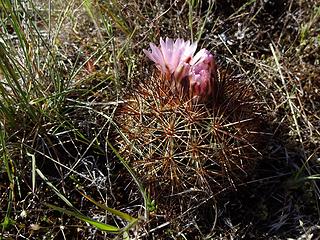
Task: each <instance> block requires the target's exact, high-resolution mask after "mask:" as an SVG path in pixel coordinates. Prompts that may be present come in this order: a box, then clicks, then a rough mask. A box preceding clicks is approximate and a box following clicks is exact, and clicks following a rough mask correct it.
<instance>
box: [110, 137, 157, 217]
mask: <svg viewBox="0 0 320 240" xmlns="http://www.w3.org/2000/svg"><path fill="white" fill-rule="evenodd" d="M107 144H108V146H109V147H110V148H111V150H112V151H113V153H114V154H115V155H116V156H117V158H118V159H119V160H120V162H121V163H122V165H123V166H124V167H125V168H126V169H127V171H128V172H129V173H130V175H131V177H132V179H133V180H134V181H135V183H136V184H137V186H138V188H139V190H140V192H141V194H142V197H143V200H144V206H145V219H146V220H147V219H148V216H149V207H148V206H151V205H152V202H151V201H150V199H149V197H148V195H147V192H146V190H145V189H144V187H143V185H142V183H141V182H140V181H139V179H138V178H137V177H136V175H135V173H134V172H133V170H132V169H131V168H130V166H129V165H128V163H127V162H126V160H124V159H123V158H122V157H121V156H120V154H119V152H118V151H117V150H116V149H115V148H114V147H113V146H112V144H111V143H110V142H109V141H108V139H107Z"/></svg>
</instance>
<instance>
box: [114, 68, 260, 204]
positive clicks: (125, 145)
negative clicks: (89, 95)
mask: <svg viewBox="0 0 320 240" xmlns="http://www.w3.org/2000/svg"><path fill="white" fill-rule="evenodd" d="M214 64H215V63H214ZM170 74H171V75H174V72H170ZM170 74H169V75H170ZM191 74H192V73H191ZM211 74H212V75H211V81H212V86H214V88H213V90H212V91H207V92H208V93H209V95H207V96H204V95H195V94H190V92H192V91H193V89H192V88H191V87H192V86H191V85H192V84H191V83H190V82H192V81H194V80H192V79H191V80H190V81H189V83H188V82H187V83H186V84H184V86H187V87H184V91H183V93H181V91H180V90H176V89H175V88H172V82H170V76H169V77H168V74H163V73H162V72H161V70H160V72H159V70H158V71H157V72H156V73H155V74H154V75H153V77H152V78H151V79H146V80H145V81H143V82H141V83H140V84H139V85H138V86H137V87H136V88H135V89H134V90H133V91H132V93H131V94H130V96H128V98H127V99H126V101H125V104H123V105H122V106H121V107H120V108H119V110H118V112H117V114H116V122H117V124H118V125H119V127H120V129H121V131H122V133H123V135H124V136H125V137H119V138H118V140H117V145H118V148H119V150H120V151H121V154H122V156H124V157H125V158H126V159H127V161H128V162H129V163H130V165H131V166H132V168H133V169H134V170H135V171H136V173H137V175H138V177H139V178H140V179H141V180H142V181H143V183H144V184H145V185H146V186H147V187H148V189H149V192H150V194H151V196H152V197H153V198H155V199H157V200H158V203H159V204H161V201H162V203H163V204H165V201H166V200H161V198H162V197H163V196H169V195H176V194H181V193H183V192H186V191H188V190H190V189H192V191H199V192H203V193H205V195H206V196H213V195H215V194H217V193H218V192H219V191H223V190H225V189H236V187H237V184H239V183H242V182H243V181H244V180H245V179H246V177H247V176H248V175H249V174H250V172H251V171H252V170H253V169H254V166H255V164H256V162H257V160H258V159H259V158H260V152H259V148H260V146H261V142H262V139H263V135H262V134H260V132H261V120H260V119H259V116H258V115H257V114H256V112H257V111H259V109H258V106H257V104H255V101H254V98H253V94H252V92H251V90H250V88H249V87H248V86H246V85H245V84H244V83H243V79H242V77H241V76H232V75H231V76H229V75H228V74H226V73H220V77H218V73H217V70H216V68H215V70H214V71H212V73H211ZM187 77H188V76H187ZM171 78H172V77H171ZM171 81H174V79H171ZM186 89H187V90H186ZM197 93H198V92H197ZM199 96H200V97H201V98H199ZM195 99H196V101H195ZM204 99H205V101H204ZM186 196H187V197H190V194H186ZM159 199H160V200H159Z"/></svg>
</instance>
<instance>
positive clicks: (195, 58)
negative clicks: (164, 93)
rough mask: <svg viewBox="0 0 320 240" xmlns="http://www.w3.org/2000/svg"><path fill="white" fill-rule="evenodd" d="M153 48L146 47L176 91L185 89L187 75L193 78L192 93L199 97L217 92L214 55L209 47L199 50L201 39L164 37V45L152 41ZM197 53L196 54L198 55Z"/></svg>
mask: <svg viewBox="0 0 320 240" xmlns="http://www.w3.org/2000/svg"><path fill="white" fill-rule="evenodd" d="M150 48H151V52H149V51H147V50H143V52H144V53H145V54H146V56H147V57H148V58H149V59H150V60H151V61H153V62H154V63H155V64H156V66H157V68H158V69H159V71H160V72H161V74H162V76H163V77H164V79H165V80H166V81H173V82H171V83H170V85H171V86H173V87H172V90H173V91H177V92H178V93H179V94H181V93H183V92H184V90H185V89H184V88H185V84H183V83H182V80H183V79H186V77H187V79H188V80H189V83H188V84H187V85H188V86H189V89H188V92H189V95H190V96H191V97H193V98H196V99H198V100H199V99H200V100H201V98H203V99H207V97H208V96H210V95H211V94H212V93H213V85H214V84H213V81H214V79H213V77H212V76H213V73H214V72H215V71H216V66H215V61H214V57H213V55H212V54H211V53H210V52H209V51H208V50H206V49H201V50H200V51H199V52H197V53H196V54H195V52H196V49H197V43H192V44H191V43H190V41H184V40H183V39H180V38H178V39H176V40H175V41H174V40H172V39H170V38H166V39H165V40H163V39H162V38H160V46H159V47H157V46H156V45H155V44H153V43H150ZM194 54H195V55H194Z"/></svg>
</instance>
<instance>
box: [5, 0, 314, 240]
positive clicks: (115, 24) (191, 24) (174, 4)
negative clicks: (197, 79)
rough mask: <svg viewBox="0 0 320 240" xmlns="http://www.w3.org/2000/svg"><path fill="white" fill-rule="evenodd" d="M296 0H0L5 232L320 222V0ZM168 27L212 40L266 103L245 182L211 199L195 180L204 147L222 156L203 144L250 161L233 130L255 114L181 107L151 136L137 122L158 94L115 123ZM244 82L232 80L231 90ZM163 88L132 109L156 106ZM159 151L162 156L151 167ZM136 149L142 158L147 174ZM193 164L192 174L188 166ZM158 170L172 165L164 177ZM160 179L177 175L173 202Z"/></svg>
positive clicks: (190, 233) (211, 230) (286, 229)
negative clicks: (134, 115)
mask: <svg viewBox="0 0 320 240" xmlns="http://www.w3.org/2000/svg"><path fill="white" fill-rule="evenodd" d="M281 2H282V1H281ZM284 2H285V3H286V4H282V3H280V1H279V2H276V1H256V0H250V1H244V2H243V1H230V4H226V3H225V2H224V1H221V0H217V1H201V0H185V1H183V0H182V1H169V2H161V1H157V0H156V1H139V0H135V1H133V2H125V1H95V0H84V1H82V0H72V1H61V0H58V1H50V0H49V1H43V0H37V1H31V0H30V1H29V0H28V1H18V0H11V1H10V0H0V30H1V31H0V124H1V129H0V156H1V159H0V189H1V191H0V192H1V195H0V208H1V210H0V221H1V231H0V238H4V239H6V238H8V239H10V237H11V238H13V237H15V236H16V235H17V234H20V235H21V236H23V237H25V238H42V237H43V236H46V237H51V238H56V239H63V238H65V239H68V237H69V236H75V234H78V235H77V236H78V238H89V237H94V238H96V239H100V238H107V239H108V238H110V237H114V236H116V235H114V234H113V233H115V232H117V233H121V235H119V237H122V238H124V239H129V237H132V238H134V237H136V238H139V237H147V238H148V237H150V239H164V238H165V237H167V238H172V239H177V238H183V239H196V238H195V237H199V239H200V238H202V239H203V238H205V237H208V238H209V236H213V237H216V236H217V237H218V236H220V237H221V236H222V237H225V238H230V237H233V238H237V237H239V236H245V237H246V236H248V234H249V233H250V234H251V236H254V237H256V238H259V237H261V236H267V237H269V236H270V237H272V236H274V237H276V238H288V237H291V238H299V237H300V236H303V234H305V236H306V237H308V236H312V234H315V231H316V230H315V229H317V228H319V222H318V219H319V215H320V207H319V196H320V191H319V187H318V182H319V147H318V142H319V141H320V137H319V136H320V132H319V120H320V112H319V101H320V100H319V97H318V96H319V88H320V80H319V74H320V71H319V69H320V68H319V64H320V62H319V61H320V60H319V59H320V56H319V41H320V30H319V27H318V22H319V19H320V12H319V9H320V7H319V4H318V3H317V1H300V2H295V1H289V0H288V1H284ZM166 36H168V37H171V38H177V37H181V38H184V39H185V40H193V41H199V46H203V47H205V48H207V49H211V50H212V53H213V54H215V56H216V60H217V62H218V63H219V70H220V74H219V76H220V80H222V79H225V77H226V76H229V75H230V76H233V78H234V79H235V80H239V82H241V84H244V85H245V86H247V87H248V88H247V89H250V94H251V95H252V98H250V99H247V101H245V103H243V105H245V104H248V103H250V101H253V100H254V101H255V105H252V106H255V107H253V109H252V112H253V113H255V114H256V115H257V116H258V117H260V118H263V120H264V122H263V127H264V129H262V130H261V131H259V132H258V133H259V134H261V133H264V134H265V135H264V137H265V136H266V137H268V139H269V141H268V142H267V143H266V146H264V147H265V148H266V149H264V150H262V151H261V152H259V153H260V154H261V155H259V158H262V161H259V162H257V169H256V171H254V172H252V173H251V172H250V174H248V175H249V176H248V179H247V180H246V181H245V182H241V183H240V182H239V183H238V184H235V185H236V186H234V187H230V188H227V189H222V190H221V191H220V192H219V193H217V194H214V195H210V196H208V197H206V198H205V200H203V199H204V198H203V196H202V195H201V194H202V193H203V192H204V189H201V187H199V186H204V185H205V184H208V183H207V182H206V176H208V175H210V174H211V173H208V171H205V170H206V169H204V168H201V164H200V165H199V162H198V163H197V161H200V160H199V156H201V158H210V159H211V155H210V156H209V155H208V154H206V152H205V151H207V150H208V149H210V148H218V147H219V146H228V148H227V147H225V149H224V150H225V151H224V153H223V154H224V156H225V158H226V159H242V158H243V157H244V154H243V152H242V151H244V149H245V148H246V147H248V148H249V147H255V145H254V144H253V145H251V146H249V145H250V144H251V143H250V144H249V145H246V144H247V142H246V144H244V142H245V141H243V140H244V139H245V137H243V139H238V138H237V136H238V134H239V132H240V130H241V129H240V128H241V127H240V126H242V125H244V124H248V123H247V122H246V121H247V119H246V118H241V120H239V121H235V120H234V121H231V122H228V121H225V116H222V115H223V109H218V110H216V112H214V113H212V114H211V115H210V117H209V118H208V119H203V120H202V121H200V120H199V122H200V123H199V125H194V124H193V123H192V124H191V123H190V122H191V120H192V119H190V118H192V117H194V116H195V115H197V114H198V112H192V111H189V112H188V111H182V110H180V113H179V114H180V115H179V114H178V115H179V116H178V115H177V113H176V112H174V111H173V112H172V113H171V114H169V113H168V112H167V113H166V114H163V115H161V116H160V115H159V116H158V117H157V119H156V120H154V121H151V122H150V123H149V125H148V126H147V127H145V129H144V130H145V131H146V132H147V133H146V132H139V131H140V130H141V129H140V130H139V129H138V128H137V126H138V125H139V126H140V125H142V126H143V124H145V123H146V122H147V120H148V119H152V117H154V115H155V113H156V112H161V111H160V110H159V109H157V108H156V107H155V109H153V110H154V112H153V113H152V114H153V115H152V116H149V118H148V119H147V117H146V118H145V119H143V118H141V119H136V120H135V121H137V123H135V124H132V123H131V125H130V123H129V122H127V123H126V124H128V125H130V129H129V130H130V131H123V129H121V126H119V125H118V122H117V121H115V116H117V114H119V112H121V110H123V109H122V108H123V107H124V106H127V105H128V104H129V101H130V98H128V97H129V96H132V95H134V94H132V93H135V91H136V90H137V89H138V86H141V85H140V84H141V83H144V84H145V85H148V82H150V81H154V80H155V78H154V75H153V70H154V69H153V68H152V67H151V63H150V62H148V60H147V59H146V58H145V57H144V56H143V54H142V49H146V48H148V44H149V42H158V40H159V38H160V37H166ZM149 65H150V66H149ZM226 81H230V79H229V78H227V77H226ZM149 86H150V84H149ZM232 86H233V85H232ZM234 86H238V85H234ZM240 90H241V91H240ZM240 90H239V89H232V87H231V86H229V90H228V91H229V92H228V94H230V93H231V95H232V92H242V89H240ZM248 91H249V90H248ZM154 98H156V97H154ZM234 98H237V97H236V96H235V97H234ZM131 100H132V99H131ZM154 100H155V101H154ZM157 101H158V100H157V99H153V100H150V99H148V104H149V105H148V104H145V105H141V106H138V107H136V109H135V110H137V112H139V114H140V115H141V112H144V113H146V115H145V116H147V114H148V113H149V112H150V111H151V110H152V109H150V106H155V105H157V104H158V105H157V106H158V107H159V102H157ZM146 102H147V101H146ZM150 102H151V104H150ZM131 103H132V102H131ZM131 103H130V104H131ZM148 107H149V109H148ZM219 111H221V112H219ZM151 112H152V111H151ZM219 114H222V115H219ZM228 114H230V115H231V114H232V111H230V112H229V113H228ZM140 115H139V116H140ZM198 117H199V116H198ZM199 118H201V117H199ZM125 119H127V120H128V119H129V117H128V116H127V118H125ZM155 121H158V125H161V124H162V125H161V126H163V128H162V129H160V130H159V129H156V128H155V127H154V125H152V124H154V123H155ZM248 122H250V121H249V120H248ZM172 131H173V132H174V133H175V134H176V135H175V136H176V137H172V136H171V135H170V134H172ZM130 132H131V133H132V134H136V136H135V138H133V137H132V136H127V135H126V133H130ZM258 133H257V132H254V130H252V131H249V132H245V133H241V134H243V136H246V137H247V136H250V134H258ZM162 135H165V136H166V137H165V138H164V139H162V138H161V136H162ZM210 136H211V138H210ZM212 136H213V137H212ZM139 137H140V138H139ZM209 138H210V139H209ZM119 139H121V141H120V140H119ZM240 142H241V143H242V144H243V146H242V145H241V144H240V145H241V146H239V143H240ZM121 144H122V145H121ZM119 146H126V147H127V149H126V151H127V152H130V153H129V154H128V153H126V151H124V149H123V148H120V149H118V147H119ZM176 149H178V150H176ZM208 151H209V150H208ZM155 152H156V153H157V154H158V155H159V156H160V155H163V156H162V158H161V159H163V161H160V160H159V159H149V160H152V161H150V162H149V163H148V164H149V165H145V166H143V164H146V163H147V162H146V161H145V159H147V157H148V156H152V154H154V153H155ZM231 155H232V157H230V156H231ZM172 156H174V157H172ZM186 159H187V160H186ZM133 160H134V161H136V163H137V164H140V163H141V165H140V167H142V170H141V169H140V172H139V173H137V172H135V171H134V169H133V167H132V166H133V165H134V164H132V161H133ZM242 160H243V159H242ZM192 164H193V165H192ZM197 164H198V165H197ZM225 164H226V165H227V164H231V163H230V162H227V161H226V163H225ZM150 166H153V168H152V167H150ZM190 166H192V167H193V168H192V169H191V170H192V171H193V172H192V173H193V174H191V173H190V172H188V176H186V175H185V173H186V169H190ZM199 166H200V167H199ZM238 166H239V169H240V168H241V163H239V164H238ZM148 169H149V170H150V175H148V176H144V175H143V173H145V174H147V173H149V172H148ZM159 169H162V170H163V172H164V173H165V174H166V175H161V176H158V178H154V177H153V178H152V177H151V173H156V174H160V172H161V171H160V170H159ZM181 169H184V171H182V170H181ZM225 169H227V170H228V167H225ZM179 174H180V176H182V177H177V176H179ZM225 174H228V172H226V173H225ZM138 176H142V177H138ZM210 176H211V175H210ZM148 177H150V179H152V180H153V181H157V183H160V178H166V179H167V181H165V182H164V183H161V184H163V188H164V187H167V188H166V189H170V190H169V191H167V192H165V194H163V195H161V196H160V197H161V198H162V199H161V200H162V201H157V200H156V199H151V196H150V193H151V192H152V191H154V186H155V184H149V185H148V181H145V179H148ZM183 177H186V179H187V181H186V182H183V181H182V179H183ZM190 179H196V180H197V181H196V182H197V184H198V185H197V188H196V187H195V186H193V187H192V188H189V187H188V188H186V189H184V188H183V187H182V189H183V191H176V192H175V191H174V189H175V188H174V186H173V184H178V185H179V184H180V186H190ZM227 179H228V176H227ZM171 180H172V182H171ZM174 180H175V181H174ZM214 180H215V179H214ZM48 183H49V184H48ZM199 183H200V184H199ZM170 184H172V185H170ZM232 189H233V190H232ZM234 189H237V191H234ZM79 192H80V193H81V194H80V193H79ZM191 193H192V194H193V195H192V194H191ZM182 195H185V196H188V197H189V199H188V197H187V198H184V199H183V200H182V201H180V202H179V204H176V205H174V206H173V207H174V208H175V211H177V212H178V211H180V214H178V216H173V217H172V216H170V217H172V218H170V217H168V216H166V214H165V213H168V212H170V211H171V209H172V203H174V202H173V200H172V199H174V197H177V198H179V197H180V196H182ZM181 199H182V198H181ZM214 200H215V201H214ZM68 203H70V204H71V205H70V204H68ZM175 203H176V202H175ZM195 203H198V204H195ZM165 204H168V205H165ZM279 206H280V207H279ZM168 209H169V210H170V211H168ZM212 209H214V211H212ZM54 210H57V211H54ZM193 214H194V215H193ZM196 214H197V215H196ZM208 216H210V217H211V218H210V219H211V220H212V221H213V222H210V223H208V222H206V221H207V219H208V218H207V217H208ZM170 219H174V220H170ZM185 219H187V222H186V221H185ZM182 220H184V221H185V222H183V221H182ZM87 223H89V225H90V226H89V225H88V224H87ZM33 226H40V227H39V228H34V227H33ZM77 229H80V230H79V231H78V230H77ZM97 229H100V230H102V231H98V230H97ZM44 230H45V231H44ZM105 230H107V231H105ZM108 231H109V232H113V233H111V234H110V233H107V232H108ZM124 232H125V234H123V233H124Z"/></svg>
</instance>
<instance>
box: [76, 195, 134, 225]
mask: <svg viewBox="0 0 320 240" xmlns="http://www.w3.org/2000/svg"><path fill="white" fill-rule="evenodd" d="M80 194H81V195H82V196H83V197H85V198H86V199H88V200H89V201H90V202H92V203H93V204H95V205H96V206H98V207H100V208H102V209H104V210H106V211H108V212H110V213H112V214H113V215H116V216H118V217H120V218H122V219H124V220H126V221H128V222H130V223H132V222H136V221H138V219H137V218H134V217H132V216H130V215H129V214H127V213H124V212H121V211H119V210H116V209H113V208H110V207H107V206H105V205H103V204H101V203H98V202H96V201H95V200H93V199H92V198H91V197H89V196H87V195H85V194H84V193H82V192H80Z"/></svg>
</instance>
